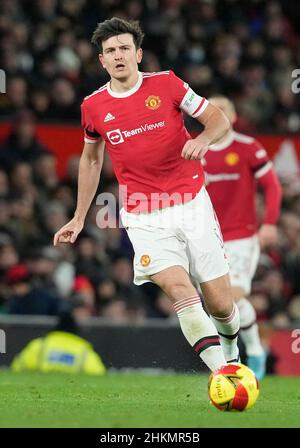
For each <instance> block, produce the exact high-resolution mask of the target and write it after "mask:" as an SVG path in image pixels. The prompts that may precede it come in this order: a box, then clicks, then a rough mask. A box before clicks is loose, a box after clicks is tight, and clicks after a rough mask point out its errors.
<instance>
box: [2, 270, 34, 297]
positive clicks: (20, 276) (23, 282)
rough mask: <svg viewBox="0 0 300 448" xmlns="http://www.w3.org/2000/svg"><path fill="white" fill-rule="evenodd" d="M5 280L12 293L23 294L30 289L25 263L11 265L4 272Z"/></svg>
mask: <svg viewBox="0 0 300 448" xmlns="http://www.w3.org/2000/svg"><path fill="white" fill-rule="evenodd" d="M5 280H6V282H7V283H8V285H9V287H10V289H11V291H12V293H13V294H14V295H17V296H23V295H24V294H27V293H28V291H29V290H30V289H31V286H30V274H29V271H28V268H27V267H26V265H23V264H17V265H14V266H11V267H10V268H9V269H8V270H7V272H6V275H5Z"/></svg>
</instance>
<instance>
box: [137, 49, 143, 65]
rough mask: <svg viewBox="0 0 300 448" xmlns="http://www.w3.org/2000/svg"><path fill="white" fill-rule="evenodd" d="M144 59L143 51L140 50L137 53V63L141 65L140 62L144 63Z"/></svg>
mask: <svg viewBox="0 0 300 448" xmlns="http://www.w3.org/2000/svg"><path fill="white" fill-rule="evenodd" d="M142 59H143V50H142V49H141V48H138V50H137V52H136V61H137V63H138V64H139V63H140V62H142Z"/></svg>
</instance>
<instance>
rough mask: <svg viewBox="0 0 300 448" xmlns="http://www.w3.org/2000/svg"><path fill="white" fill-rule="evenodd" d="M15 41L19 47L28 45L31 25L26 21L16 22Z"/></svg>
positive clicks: (14, 28)
mask: <svg viewBox="0 0 300 448" xmlns="http://www.w3.org/2000/svg"><path fill="white" fill-rule="evenodd" d="M12 33H13V38H14V43H15V45H17V47H18V48H22V47H26V46H27V42H28V33H29V27H28V26H27V24H25V23H21V22H19V23H15V24H14V27H13V30H12Z"/></svg>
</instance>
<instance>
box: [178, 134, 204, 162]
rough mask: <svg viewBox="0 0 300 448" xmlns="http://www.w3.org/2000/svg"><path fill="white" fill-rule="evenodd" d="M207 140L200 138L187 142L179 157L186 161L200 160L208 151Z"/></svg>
mask: <svg viewBox="0 0 300 448" xmlns="http://www.w3.org/2000/svg"><path fill="white" fill-rule="evenodd" d="M209 143H210V142H209V140H207V139H206V138H203V137H201V136H199V137H197V138H194V139H192V140H188V141H187V142H186V143H185V145H184V147H183V148H182V152H181V157H183V158H184V159H187V160H200V159H202V157H204V156H205V154H206V153H207V151H208V149H209V148H208V146H209Z"/></svg>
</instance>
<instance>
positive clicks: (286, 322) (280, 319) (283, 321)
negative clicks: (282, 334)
mask: <svg viewBox="0 0 300 448" xmlns="http://www.w3.org/2000/svg"><path fill="white" fill-rule="evenodd" d="M270 322H271V325H272V326H273V327H274V328H276V329H278V330H284V329H287V328H290V327H291V322H290V319H289V317H288V315H287V314H286V313H284V312H279V313H276V314H275V316H273V317H272V319H271V320H270Z"/></svg>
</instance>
